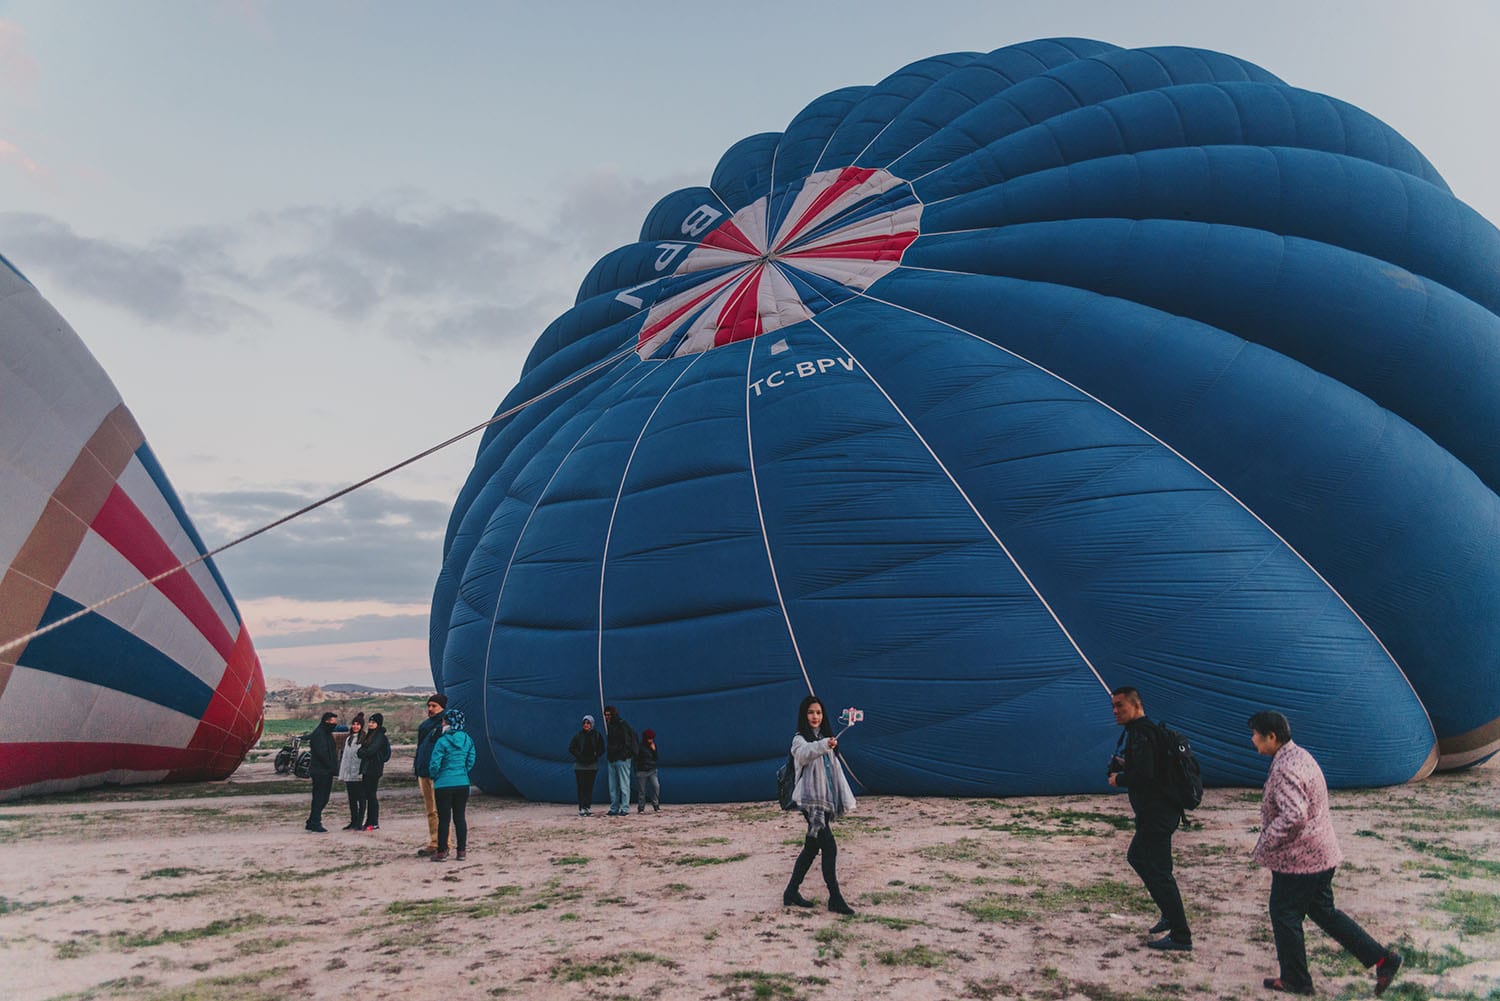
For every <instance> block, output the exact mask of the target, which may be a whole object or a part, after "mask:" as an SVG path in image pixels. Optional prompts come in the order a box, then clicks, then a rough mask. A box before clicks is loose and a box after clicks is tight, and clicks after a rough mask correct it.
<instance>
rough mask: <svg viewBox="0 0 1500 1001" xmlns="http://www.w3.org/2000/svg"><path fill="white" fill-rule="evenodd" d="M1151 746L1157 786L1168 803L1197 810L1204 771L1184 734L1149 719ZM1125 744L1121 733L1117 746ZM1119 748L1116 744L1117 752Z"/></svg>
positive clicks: (1123, 735)
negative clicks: (1154, 756)
mask: <svg viewBox="0 0 1500 1001" xmlns="http://www.w3.org/2000/svg"><path fill="white" fill-rule="evenodd" d="M1146 722H1148V723H1150V724H1151V738H1150V739H1151V745H1152V750H1153V751H1154V753H1155V755H1156V774H1157V783H1158V788H1160V789H1161V791H1162V793H1163V794H1164V795H1165V796H1166V797H1167V800H1168V802H1170V803H1171V804H1172V805H1173V806H1175V807H1177V809H1179V810H1183V811H1187V810H1196V809H1197V808H1198V805H1199V804H1200V803H1202V802H1203V770H1202V768H1200V767H1199V766H1198V758H1197V757H1196V756H1195V755H1194V754H1193V745H1192V744H1191V743H1189V742H1188V739H1187V737H1185V736H1183V735H1182V734H1180V733H1178V732H1177V731H1176V730H1173V729H1172V728H1171V727H1169V726H1167V724H1165V723H1162V722H1159V721H1156V722H1153V721H1151V720H1149V719H1148V720H1147V721H1146ZM1124 744H1125V734H1124V733H1123V732H1122V733H1121V734H1120V744H1119V747H1123V746H1124ZM1119 747H1116V751H1117V752H1118V750H1119Z"/></svg>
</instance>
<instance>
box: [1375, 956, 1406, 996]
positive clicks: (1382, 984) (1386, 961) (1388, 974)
mask: <svg viewBox="0 0 1500 1001" xmlns="http://www.w3.org/2000/svg"><path fill="white" fill-rule="evenodd" d="M1400 969H1401V953H1399V952H1396V951H1394V950H1392V949H1387V950H1386V951H1385V956H1384V957H1383V958H1382V959H1381V960H1380V962H1378V963H1376V964H1375V996H1376V997H1380V995H1382V994H1384V993H1385V989H1386V988H1387V987H1389V986H1391V981H1392V980H1395V979H1396V974H1397V973H1398V972H1399V971H1400Z"/></svg>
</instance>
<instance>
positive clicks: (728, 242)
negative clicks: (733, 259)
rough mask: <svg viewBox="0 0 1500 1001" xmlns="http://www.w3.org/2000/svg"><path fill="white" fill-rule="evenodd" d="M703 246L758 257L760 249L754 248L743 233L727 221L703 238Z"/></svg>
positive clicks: (730, 221)
mask: <svg viewBox="0 0 1500 1001" xmlns="http://www.w3.org/2000/svg"><path fill="white" fill-rule="evenodd" d="M703 246H705V247H713V248H714V249H716V250H736V251H739V252H741V253H745V254H751V255H753V256H756V257H758V256H760V248H758V247H756V246H755V244H754V243H752V242H751V241H750V238H749V237H748V236H746V235H745V233H744V231H743V230H741V229H740V228H739V227H738V226H736V225H735V224H734V221H733V220H728V221H726V222H724V223H722V224H720V225H719V226H718V228H716V229H715V230H714V231H713V232H712V233H710V234H708V235H707V236H705V237H704V238H703Z"/></svg>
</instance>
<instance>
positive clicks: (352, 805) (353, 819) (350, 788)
mask: <svg viewBox="0 0 1500 1001" xmlns="http://www.w3.org/2000/svg"><path fill="white" fill-rule="evenodd" d="M344 791H345V792H347V793H348V794H349V826H350V827H355V828H358V827H363V826H365V783H364V781H363V780H360V779H356V780H355V781H353V782H345V783H344Z"/></svg>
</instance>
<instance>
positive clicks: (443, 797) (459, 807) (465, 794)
mask: <svg viewBox="0 0 1500 1001" xmlns="http://www.w3.org/2000/svg"><path fill="white" fill-rule="evenodd" d="M433 792H435V793H436V794H437V808H438V851H440V852H445V851H447V850H448V821H449V820H450V819H451V820H452V821H453V833H454V834H455V835H456V836H457V839H458V850H459V851H463V850H464V849H465V848H467V847H468V846H469V821H468V818H467V817H466V816H465V815H464V811H465V810H466V809H467V808H468V806H469V787H468V786H442V787H440V788H437V789H434V790H433Z"/></svg>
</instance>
